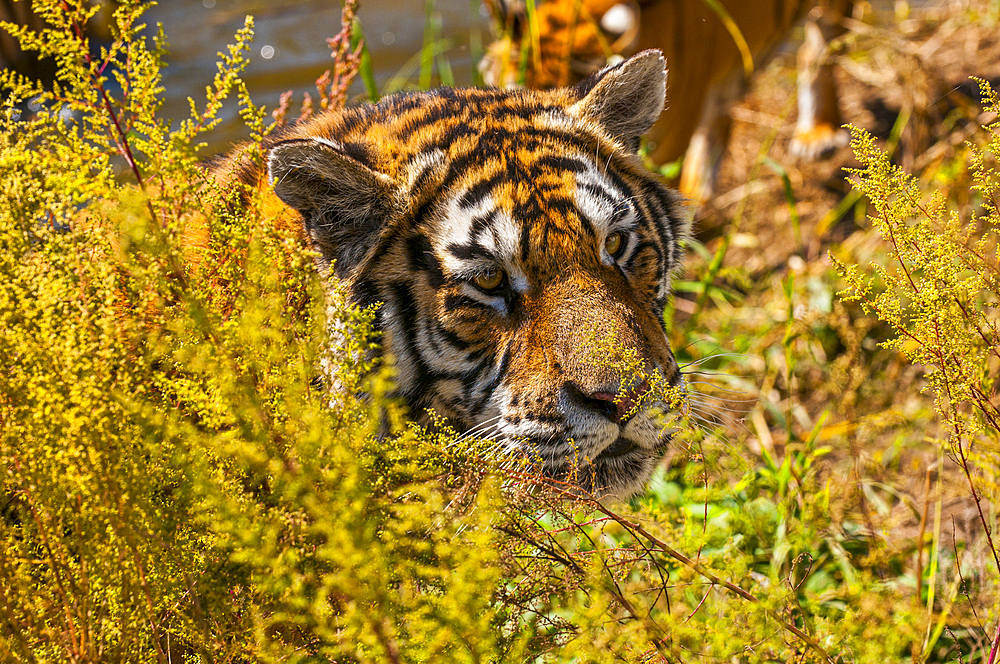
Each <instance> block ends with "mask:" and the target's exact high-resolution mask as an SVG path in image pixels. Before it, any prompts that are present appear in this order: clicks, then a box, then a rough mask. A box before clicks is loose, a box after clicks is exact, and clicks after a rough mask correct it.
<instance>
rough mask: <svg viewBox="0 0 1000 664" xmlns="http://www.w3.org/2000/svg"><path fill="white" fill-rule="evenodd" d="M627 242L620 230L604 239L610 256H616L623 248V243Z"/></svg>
mask: <svg viewBox="0 0 1000 664" xmlns="http://www.w3.org/2000/svg"><path fill="white" fill-rule="evenodd" d="M623 244H625V238H624V237H622V234H621V233H620V232H618V231H615V232H614V233H612V234H611V235H609V236H608V237H607V238H605V240H604V250H605V251H606V252H608V255H609V256H612V257H615V256H617V255H618V252H619V251H621V250H622V245H623Z"/></svg>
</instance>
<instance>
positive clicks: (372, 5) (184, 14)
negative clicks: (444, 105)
mask: <svg viewBox="0 0 1000 664" xmlns="http://www.w3.org/2000/svg"><path fill="white" fill-rule="evenodd" d="M340 11H341V10H340V4H339V3H338V2H336V1H335V0H334V1H331V0H323V1H322V2H321V1H319V0H244V1H240V2H238V1H236V0H160V4H159V5H157V6H154V7H152V8H150V9H149V10H148V11H147V12H146V14H145V21H146V23H148V24H149V25H150V26H155V24H156V23H162V24H163V29H164V32H165V33H166V36H167V42H168V45H169V56H168V58H167V64H168V66H167V68H166V71H165V72H164V80H163V83H164V87H165V88H166V93H165V104H164V108H163V110H162V114H163V116H164V117H167V118H173V119H175V120H179V119H182V118H185V117H187V116H188V114H189V106H188V101H187V98H188V97H192V98H194V99H195V101H196V102H198V103H199V106H201V105H203V103H204V99H205V86H206V85H209V84H211V82H212V79H213V77H214V76H215V72H216V67H215V63H216V61H217V60H218V55H217V53H218V52H219V51H223V50H225V48H226V46H227V45H228V44H230V43H232V42H233V35H234V34H235V33H236V31H237V30H239V29H240V28H241V27H242V26H243V20H244V17H245V16H246V15H247V14H250V15H252V16H253V17H254V21H255V30H254V32H255V34H256V37H255V38H254V43H253V47H252V51H251V57H252V62H251V64H250V66H249V67H248V68H247V70H246V71H245V72H244V75H243V78H244V80H245V81H246V82H247V86H248V88H249V90H250V94H251V97H252V98H253V100H254V102H255V103H257V104H258V105H259V104H266V105H267V107H268V109H269V110H270V109H273V108H274V107H275V106H276V105H277V103H278V96H279V95H280V94H281V93H282V92H285V91H286V90H294V91H295V93H296V95H295V99H296V100H297V102H298V101H301V99H302V93H303V92H306V91H309V92H310V93H312V95H313V97H314V98H315V97H316V88H315V81H316V79H317V78H318V77H319V76H320V75H321V74H322V73H323V71H324V70H326V69H329V68H330V66H331V64H332V62H333V61H332V60H331V59H330V50H329V48H327V46H326V39H327V38H328V37H332V36H334V35H335V34H336V33H337V32H339V30H340ZM436 11H437V13H438V14H439V15H440V21H441V26H442V27H441V34H442V35H443V36H444V38H445V39H447V40H449V42H450V43H451V46H450V48H449V49H448V50H447V52H446V53H447V57H448V60H449V62H450V63H451V66H452V68H453V70H454V73H455V79H456V84H458V85H467V84H469V83H470V82H471V78H472V64H471V57H470V49H469V45H468V44H469V35H470V31H472V30H475V29H480V30H482V32H483V35H484V40H486V38H487V37H488V34H489V30H488V22H487V20H486V18H484V16H483V14H482V10H481V9H480V5H479V3H478V1H477V0H472V1H471V2H470V0H438V2H437V3H436ZM424 15H425V12H424V3H423V2H422V0H361V6H360V9H359V11H358V17H359V19H360V20H361V25H362V28H363V29H364V31H365V37H366V39H367V42H368V48H369V50H370V52H371V56H372V63H373V66H374V68H375V76H376V80H377V81H378V83H379V89H380V90H381V89H383V88H384V86H385V85H386V84H387V83H388V82H389V81H391V80H392V79H394V78H395V77H397V75H399V74H400V72H404V73H405V71H404V69H406V67H407V63H409V64H410V67H409V70H410V75H409V78H410V79H411V80H413V79H414V78H415V73H414V70H415V66H416V64H417V58H418V57H419V56H418V54H419V52H420V50H421V47H422V45H423V39H424ZM352 94H353V95H356V96H361V95H363V88H362V87H361V85H360V83H357V84H356V85H355V87H354V88H352ZM226 106H227V108H226V110H225V111H224V113H223V117H224V122H223V123H222V125H221V126H220V127H219V128H218V129H217V130H215V131H214V132H213V134H212V135H211V136H209V137H208V141H209V144H210V145H209V152H218V151H221V150H225V149H226V148H227V147H228V146H229V145H232V144H233V143H235V142H238V141H240V140H243V139H245V138H246V137H247V132H246V130H245V128H244V127H243V126H242V123H241V122H240V120H239V118H238V116H237V115H236V102H235V99H231V100H229V101H228V102H227V105H226ZM292 108H293V111H297V109H298V104H297V103H296V104H295V105H293V107H292Z"/></svg>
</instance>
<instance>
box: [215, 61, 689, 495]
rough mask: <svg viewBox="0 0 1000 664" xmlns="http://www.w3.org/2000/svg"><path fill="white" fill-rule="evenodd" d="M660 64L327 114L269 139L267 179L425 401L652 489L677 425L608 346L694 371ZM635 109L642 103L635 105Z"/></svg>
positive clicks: (524, 445)
mask: <svg viewBox="0 0 1000 664" xmlns="http://www.w3.org/2000/svg"><path fill="white" fill-rule="evenodd" d="M664 79H665V72H664V63H663V60H662V58H661V57H660V56H659V55H658V54H657V53H653V52H650V53H644V54H640V55H639V56H636V57H635V58H633V59H631V60H629V61H627V62H625V63H623V64H621V65H618V66H617V67H613V68H609V69H608V70H607V71H606V72H603V73H602V74H600V75H598V76H596V77H595V78H594V79H592V80H590V81H587V82H584V83H583V84H581V85H580V86H577V87H576V88H559V89H555V90H550V91H531V90H501V89H487V90H480V89H440V90H434V91H430V92H422V93H411V94H402V95H396V96H393V97H389V98H386V99H384V100H382V101H381V102H379V103H377V104H374V105H366V106H361V107H356V108H350V109H346V110H342V111H337V112H332V113H327V114H324V115H322V116H320V117H318V118H316V119H314V120H312V121H310V122H308V123H305V124H303V125H299V126H296V127H293V128H292V129H291V130H290V131H289V132H288V133H286V134H285V135H283V136H282V137H281V139H280V140H279V141H276V142H274V143H272V144H271V145H266V146H265V148H266V150H267V167H266V172H265V171H264V170H263V169H262V168H261V167H260V166H255V165H253V164H251V163H249V162H241V163H238V164H236V165H235V166H234V168H235V169H236V170H237V172H238V176H239V177H240V178H242V179H243V180H245V181H247V182H253V181H256V180H259V179H260V178H262V177H268V178H269V179H270V181H271V182H272V183H273V186H274V193H275V194H276V195H277V196H278V197H279V198H280V199H281V201H283V202H284V203H285V204H286V205H288V206H289V207H290V208H291V209H293V210H295V211H296V212H295V214H296V216H297V218H298V220H299V223H300V224H301V226H302V230H303V232H304V233H305V235H306V236H307V237H308V239H309V241H310V242H311V243H312V244H313V245H314V247H315V248H316V250H317V254H318V259H317V261H318V265H319V268H320V270H321V272H323V273H332V274H334V275H336V277H338V278H339V279H340V281H341V283H342V285H343V286H344V287H345V288H346V289H347V292H349V293H350V298H351V300H352V301H353V302H354V303H356V304H357V305H360V306H368V305H374V304H378V303H381V304H380V305H379V307H378V309H377V318H376V328H377V329H379V330H380V331H381V333H382V338H381V347H382V349H383V351H382V352H384V353H385V354H386V355H387V356H390V357H391V358H392V359H393V361H394V363H395V367H396V372H397V377H396V381H397V383H398V392H399V395H400V396H401V397H403V398H404V399H405V400H406V402H407V403H408V406H409V409H410V412H411V415H412V416H413V417H414V418H415V419H418V420H421V421H427V420H428V418H429V417H430V416H429V415H428V414H427V413H428V411H429V410H431V409H432V410H433V411H434V412H435V413H436V414H437V415H438V416H443V417H446V418H448V420H449V422H450V424H451V425H452V426H454V427H455V428H456V429H458V430H459V431H473V430H474V431H476V432H477V433H481V434H482V435H483V436H484V437H489V438H492V439H494V440H496V441H498V442H499V443H501V444H502V445H503V446H504V447H505V448H506V449H507V450H509V451H510V452H511V453H514V454H522V455H524V456H526V457H531V458H534V459H535V460H536V461H540V462H541V466H542V470H543V471H544V472H545V473H546V474H547V475H550V476H553V477H566V478H571V479H572V481H574V482H576V483H577V484H579V485H580V486H582V487H584V488H586V489H589V490H591V491H595V492H601V493H604V492H608V493H611V494H615V495H628V494H630V493H634V492H635V491H636V490H638V489H639V488H641V487H642V486H643V484H644V482H645V481H646V479H647V478H648V477H649V474H650V473H651V471H652V468H653V466H654V464H655V462H656V460H657V459H658V458H659V457H660V456H661V455H662V452H663V450H664V447H665V445H666V442H667V440H666V436H665V434H664V433H663V431H662V427H660V426H659V425H658V424H657V423H656V421H655V420H654V418H653V417H652V415H651V414H650V412H649V408H648V407H647V406H646V405H643V407H642V408H639V412H630V411H635V410H636V408H634V407H633V406H637V405H638V404H639V403H640V402H641V401H642V396H643V392H644V390H645V389H646V387H647V386H646V385H644V384H638V382H634V381H633V379H632V378H631V377H626V376H622V375H620V372H617V371H616V370H614V369H612V368H609V367H608V366H602V365H601V363H600V362H594V361H593V355H592V351H588V349H587V346H588V338H591V339H592V338H594V337H595V336H596V337H597V338H601V339H606V340H611V341H612V342H613V343H615V344H616V345H618V346H620V347H623V348H625V349H627V350H628V351H629V352H632V353H634V354H635V356H636V357H638V358H639V360H640V362H641V363H642V365H643V370H644V371H646V370H648V371H649V372H650V373H655V374H658V375H659V376H661V377H662V378H664V379H665V380H666V381H668V382H669V383H670V384H673V385H677V384H679V383H680V382H681V376H680V371H679V369H678V366H677V364H676V362H675V360H674V357H673V355H672V353H671V351H670V348H669V345H668V342H667V339H666V334H665V330H664V322H663V312H664V307H665V304H666V301H667V296H668V293H669V284H670V274H671V271H672V270H673V269H674V268H675V267H676V266H677V265H678V263H679V261H680V246H679V241H680V239H681V237H682V236H683V234H684V232H685V229H684V225H683V223H682V222H681V220H680V214H679V211H678V208H677V198H676V195H675V194H674V193H673V192H672V191H671V190H669V189H668V188H667V187H666V186H665V185H664V184H663V183H662V182H661V181H660V179H659V178H658V177H657V176H654V175H653V174H651V173H650V172H648V171H647V170H646V169H645V168H643V166H642V164H641V163H640V160H639V158H638V157H637V156H636V154H635V151H636V149H637V147H638V139H639V135H640V134H641V133H642V132H643V131H645V130H647V129H648V128H649V126H650V125H652V123H653V121H655V119H656V117H657V116H658V115H659V112H660V111H661V110H662V106H663V98H664ZM625 109H628V112H627V113H623V111H624V110H625Z"/></svg>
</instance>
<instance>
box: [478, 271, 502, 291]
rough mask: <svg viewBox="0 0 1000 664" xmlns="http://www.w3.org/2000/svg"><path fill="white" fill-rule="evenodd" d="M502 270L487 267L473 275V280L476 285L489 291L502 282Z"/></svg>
mask: <svg viewBox="0 0 1000 664" xmlns="http://www.w3.org/2000/svg"><path fill="white" fill-rule="evenodd" d="M503 278H504V272H503V270H498V269H496V268H495V267H491V268H488V269H487V270H486V271H484V272H480V273H479V274H477V275H476V276H475V278H474V279H473V281H474V282H475V284H476V286H478V287H479V288H482V289H483V290H484V291H491V290H493V289H494V288H496V287H497V286H499V285H500V284H502V283H503Z"/></svg>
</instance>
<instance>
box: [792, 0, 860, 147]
mask: <svg viewBox="0 0 1000 664" xmlns="http://www.w3.org/2000/svg"><path fill="white" fill-rule="evenodd" d="M839 4H846V3H839ZM832 13H833V12H832V10H831V9H830V8H827V7H817V8H815V9H814V10H813V11H812V12H810V14H809V18H808V20H807V21H806V24H805V40H804V41H803V43H802V46H801V47H800V48H799V51H798V58H797V59H798V107H799V117H798V120H797V122H796V124H795V135H794V137H793V138H792V142H791V145H790V146H789V148H790V150H791V152H792V154H794V155H796V156H798V157H800V158H803V159H810V160H814V159H820V158H822V157H825V156H827V155H828V154H830V153H831V152H832V151H834V150H836V149H837V148H839V147H841V146H843V145H846V144H847V140H848V137H847V132H846V131H845V130H844V129H843V127H842V126H841V125H842V124H843V120H842V119H841V115H840V105H839V102H838V97H837V84H836V80H835V79H834V74H833V62H832V61H831V59H830V57H829V55H830V53H829V42H830V40H831V39H832V38H833V37H834V36H836V34H837V32H839V30H838V28H836V27H835V26H834V22H833V21H832V20H831V18H832V17H831V14H832Z"/></svg>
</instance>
